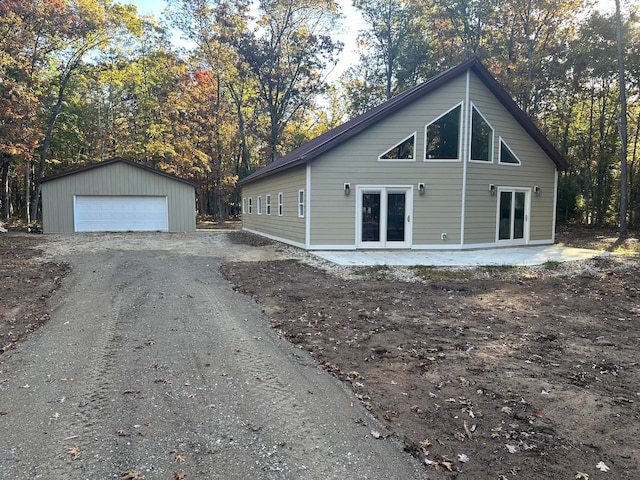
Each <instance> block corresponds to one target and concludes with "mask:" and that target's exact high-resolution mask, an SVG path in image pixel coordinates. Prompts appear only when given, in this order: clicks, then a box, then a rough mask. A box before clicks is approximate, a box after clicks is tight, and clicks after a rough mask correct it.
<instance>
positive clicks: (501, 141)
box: [498, 137, 522, 167]
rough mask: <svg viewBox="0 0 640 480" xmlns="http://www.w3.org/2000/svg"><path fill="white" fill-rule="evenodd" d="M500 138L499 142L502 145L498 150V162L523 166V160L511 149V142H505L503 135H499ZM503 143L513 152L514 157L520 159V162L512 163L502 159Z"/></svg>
mask: <svg viewBox="0 0 640 480" xmlns="http://www.w3.org/2000/svg"><path fill="white" fill-rule="evenodd" d="M498 139H499V142H498V144H499V145H500V147H499V150H498V164H499V165H506V166H508V167H520V166H522V161H521V160H520V158H519V157H518V156H517V155H516V154H515V153H513V150H512V149H511V147H510V146H509V144H508V143H507V142H505V141H504V139H503V138H502V137H498ZM503 144H504V146H505V147H506V149H507V150H509V152H511V155H513V158H515V159H516V160H517V161H518V163H510V162H503V161H502V145H503Z"/></svg>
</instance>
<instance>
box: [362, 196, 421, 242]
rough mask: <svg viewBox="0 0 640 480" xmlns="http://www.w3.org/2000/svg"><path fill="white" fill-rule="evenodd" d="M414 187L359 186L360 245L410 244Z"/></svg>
mask: <svg viewBox="0 0 640 480" xmlns="http://www.w3.org/2000/svg"><path fill="white" fill-rule="evenodd" d="M412 192H413V190H412V188H411V187H377V186H376V187H358V202H357V205H356V208H357V213H358V214H357V222H358V228H357V235H358V241H357V247H358V248H409V247H411V236H412V235H411V213H412V212H411V206H412V204H413V195H412Z"/></svg>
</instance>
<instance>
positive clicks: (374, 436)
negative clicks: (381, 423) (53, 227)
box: [371, 430, 382, 438]
mask: <svg viewBox="0 0 640 480" xmlns="http://www.w3.org/2000/svg"><path fill="white" fill-rule="evenodd" d="M371 436H372V437H373V438H380V437H382V435H381V434H380V432H378V431H377V430H371Z"/></svg>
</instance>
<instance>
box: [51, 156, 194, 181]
mask: <svg viewBox="0 0 640 480" xmlns="http://www.w3.org/2000/svg"><path fill="white" fill-rule="evenodd" d="M114 163H126V164H127V165H131V166H132V167H136V168H141V169H142V170H146V171H148V172H151V173H155V174H157V175H162V176H163V177H167V178H170V179H171V180H176V181H178V182H182V183H186V184H187V185H191V186H192V187H194V188H195V187H197V186H198V183H197V182H192V181H190V180H187V179H185V178H180V177H177V176H175V175H172V174H170V173H167V172H163V171H162V170H156V169H155V168H151V167H148V166H146V165H143V164H141V163H137V162H132V161H131V160H127V159H126V158H122V157H115V158H111V159H109V160H105V161H103V162H98V163H92V164H91V165H86V166H84V167H80V168H74V169H73V170H68V171H66V172H62V173H57V174H55V175H49V176H46V177H44V178H42V179H41V180H40V183H45V182H48V181H50V180H56V179H58V178H62V177H67V176H69V175H75V174H76V173H82V172H87V171H89V170H93V169H95V168H100V167H105V166H107V165H112V164H114Z"/></svg>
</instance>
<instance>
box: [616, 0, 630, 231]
mask: <svg viewBox="0 0 640 480" xmlns="http://www.w3.org/2000/svg"><path fill="white" fill-rule="evenodd" d="M616 40H617V44H618V75H619V77H620V78H619V81H620V122H619V124H618V127H619V130H620V217H619V218H620V220H619V221H620V237H625V236H626V235H627V191H628V190H627V189H628V184H629V174H628V170H627V92H626V82H625V77H624V49H623V46H622V13H621V12H620V0H616Z"/></svg>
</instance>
